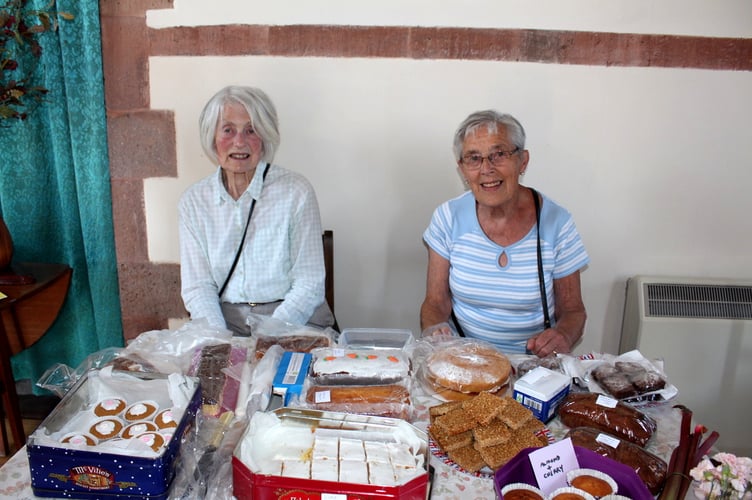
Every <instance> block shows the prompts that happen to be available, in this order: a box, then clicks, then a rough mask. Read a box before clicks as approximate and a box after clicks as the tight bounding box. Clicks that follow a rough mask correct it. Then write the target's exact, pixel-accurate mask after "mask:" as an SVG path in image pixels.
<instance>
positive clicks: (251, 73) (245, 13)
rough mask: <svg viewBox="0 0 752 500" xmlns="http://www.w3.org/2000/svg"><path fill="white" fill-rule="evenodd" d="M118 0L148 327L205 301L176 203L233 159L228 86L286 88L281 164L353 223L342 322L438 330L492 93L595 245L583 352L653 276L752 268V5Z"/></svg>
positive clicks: (125, 249)
mask: <svg viewBox="0 0 752 500" xmlns="http://www.w3.org/2000/svg"><path fill="white" fill-rule="evenodd" d="M205 6H206V2H200V1H198V0H175V1H174V2H171V1H169V0H161V1H158V0H140V1H139V0H133V1H130V2H126V1H122V2H109V1H102V2H101V9H102V19H103V47H104V49H105V75H106V88H107V106H108V120H109V123H110V152H111V164H112V171H113V193H115V202H114V203H115V206H114V207H113V210H114V213H115V219H116V225H117V227H118V229H117V235H116V238H117V245H118V261H119V265H120V279H121V294H122V301H123V312H124V327H125V330H126V336H127V337H133V336H135V335H137V334H138V333H139V332H140V331H144V330H146V329H150V328H158V327H166V320H167V318H181V317H184V315H185V312H184V310H183V309H182V303H181V302H180V299H179V262H178V260H179V258H178V241H177V228H176V220H177V213H176V204H177V200H178V198H179V196H180V193H181V192H182V191H183V190H184V189H185V188H186V187H187V186H188V185H189V184H190V183H192V182H194V181H195V180H197V179H199V178H201V177H203V176H205V175H207V174H208V173H210V172H211V171H212V170H213V167H212V166H211V165H210V164H209V163H208V162H207V160H206V158H205V157H204V156H203V154H202V152H201V150H200V146H199V144H198V140H197V137H198V132H197V117H198V114H199V112H200V109H201V107H202V106H203V104H204V102H205V101H206V100H207V99H208V98H209V97H210V96H211V95H212V94H213V92H215V91H216V90H218V89H219V88H220V87H221V86H224V85H227V84H232V83H240V84H251V85H256V86H259V87H261V88H263V89H265V90H266V91H267V92H268V93H269V94H270V96H271V97H272V99H273V100H274V101H275V103H276V104H277V108H278V111H279V114H280V121H281V128H282V145H281V148H280V151H279V153H278V155H277V158H276V162H277V163H279V164H281V165H283V166H286V167H289V168H292V169H295V170H297V171H299V172H301V173H303V174H304V175H306V176H307V177H308V178H309V179H310V180H311V182H312V183H313V185H314V187H315V188H316V191H317V194H318V197H319V203H320V206H321V213H322V219H323V224H324V226H325V227H326V228H330V229H333V230H334V234H335V303H336V312H337V316H338V320H339V323H340V326H341V327H343V328H350V327H393V328H410V329H412V330H413V331H416V332H417V331H418V329H419V327H418V308H419V306H420V303H421V301H422V298H423V292H424V285H425V264H426V251H425V249H424V247H423V245H422V243H421V239H420V236H421V233H422V231H423V230H424V228H425V226H426V225H427V223H428V220H429V218H430V215H431V212H432V210H433V209H434V208H435V207H436V206H437V205H438V204H439V203H441V202H442V201H444V200H445V199H448V198H450V197H453V196H455V195H457V194H459V193H460V192H461V190H462V184H461V182H460V178H459V175H458V174H457V172H456V169H455V165H454V163H453V161H452V154H451V137H452V133H453V131H454V129H455V127H456V126H457V124H458V123H459V122H460V121H461V120H462V119H463V118H464V117H465V116H466V115H467V114H468V113H470V112H471V111H474V110H476V109H481V108H489V107H492V108H497V109H500V110H503V111H508V112H511V113H513V114H514V115H516V116H517V117H518V118H519V119H520V120H521V121H522V123H523V124H524V125H525V127H526V129H527V132H528V138H529V140H528V148H529V150H530V152H531V161H530V166H529V169H528V173H527V174H526V176H525V179H524V182H525V183H526V184H529V185H531V186H534V187H536V188H538V189H539V190H541V191H543V192H545V193H546V194H548V195H549V196H551V197H552V198H553V199H555V200H557V201H559V202H560V203H562V204H563V205H565V206H566V207H568V208H569V209H570V210H571V211H572V212H573V214H574V216H575V220H576V221H577V225H578V228H579V230H580V232H581V234H582V236H583V238H584V240H585V244H586V246H587V248H588V250H589V252H590V255H591V258H592V263H591V265H590V268H589V269H588V270H587V271H586V272H585V273H584V274H583V294H584V298H585V302H586V306H587V308H588V312H589V320H588V325H587V328H586V337H585V340H584V341H583V342H582V344H581V345H580V346H579V348H578V351H579V352H587V351H591V350H596V351H601V350H602V351H607V352H615V351H616V348H617V345H618V335H619V329H620V326H621V315H622V307H623V301H624V284H625V280H626V278H627V277H628V276H630V275H633V274H638V273H640V274H667V275H672V274H676V275H688V274H689V275H695V276H711V277H740V278H741V277H743V278H748V279H750V280H752V265H750V263H749V258H748V252H747V249H748V248H750V247H752V231H750V230H749V228H750V224H749V222H748V215H747V214H749V213H750V211H752V201H750V198H749V197H748V196H747V194H746V186H748V185H750V181H752V173H751V171H750V168H749V167H750V166H751V165H752V149H751V148H749V146H748V144H749V143H750V142H752V128H750V127H749V126H748V116H749V115H750V112H752V94H750V92H749V89H750V88H752V72H751V71H750V70H752V39H751V38H750V37H751V35H752V25H750V23H749V19H750V18H752V17H751V16H752V4H750V3H749V2H747V1H745V0H734V1H727V2H722V3H721V2H705V1H703V0H685V1H679V0H673V1H667V2H660V4H658V5H656V4H655V3H654V2H647V1H629V2H626V1H620V2H611V3H608V4H603V3H602V2H592V1H568V2H560V1H538V2H532V3H531V2H525V3H524V4H522V3H518V2H510V1H490V0H482V1H478V2H474V3H473V4H472V6H473V8H472V9H470V8H468V6H467V4H466V3H460V2H449V1H433V2H430V3H428V2H425V1H417V0H414V1H411V2H399V1H396V0H390V1H382V2H379V3H376V2H346V1H335V0H328V1H323V0H319V1H318V2H303V1H300V0H298V1H294V0H290V1H288V2H284V3H280V2H277V3H274V2H271V3H270V2H258V1H255V0H253V1H250V0H221V1H220V0H216V1H215V2H213V3H212V8H211V10H206V7H205Z"/></svg>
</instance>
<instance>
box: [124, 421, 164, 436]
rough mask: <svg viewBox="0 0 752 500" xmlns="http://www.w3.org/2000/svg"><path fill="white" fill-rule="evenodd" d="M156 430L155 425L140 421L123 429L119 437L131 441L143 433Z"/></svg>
mask: <svg viewBox="0 0 752 500" xmlns="http://www.w3.org/2000/svg"><path fill="white" fill-rule="evenodd" d="M156 430H157V425H156V424H155V423H153V422H150V421H148V420H142V421H140V422H133V423H132V424H128V425H126V426H125V427H124V428H123V432H121V433H120V437H122V438H123V439H131V438H134V437H136V436H138V435H139V434H143V433H144V432H152V431H156Z"/></svg>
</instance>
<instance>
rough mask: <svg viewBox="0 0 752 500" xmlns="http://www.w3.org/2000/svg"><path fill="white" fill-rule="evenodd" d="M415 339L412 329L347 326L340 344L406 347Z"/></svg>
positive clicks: (380, 347)
mask: <svg viewBox="0 0 752 500" xmlns="http://www.w3.org/2000/svg"><path fill="white" fill-rule="evenodd" d="M412 341H413V333H412V332H411V331H410V330H400V329H396V328H393V329H390V328H345V329H344V330H342V333H341V334H340V336H339V341H338V344H339V345H341V346H348V347H358V348H360V347H363V348H372V349H384V348H388V349H404V348H405V347H406V346H407V345H408V344H410V343H411V342H412Z"/></svg>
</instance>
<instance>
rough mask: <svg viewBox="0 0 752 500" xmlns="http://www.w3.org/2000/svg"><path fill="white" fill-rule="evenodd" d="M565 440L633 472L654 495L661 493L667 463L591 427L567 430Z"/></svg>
mask: <svg viewBox="0 0 752 500" xmlns="http://www.w3.org/2000/svg"><path fill="white" fill-rule="evenodd" d="M567 437H569V438H571V439H572V444H573V445H574V446H581V447H583V448H587V449H589V450H591V451H594V452H595V453H597V454H599V455H601V456H604V457H608V458H610V459H612V460H615V461H617V462H620V463H622V464H624V465H626V466H628V467H630V468H632V469H633V470H634V471H635V472H636V473H637V475H638V476H639V477H640V479H641V480H642V481H643V482H644V483H645V485H646V486H647V487H648V489H649V490H650V492H651V493H652V494H654V495H656V494H658V492H660V490H661V488H662V487H663V484H664V482H665V481H666V475H667V473H668V465H667V464H666V462H665V461H663V460H662V459H661V458H659V457H657V456H655V455H654V454H652V453H650V452H649V451H647V450H645V449H643V448H642V447H640V446H638V445H636V444H634V443H632V442H630V441H627V440H624V439H619V438H618V437H616V436H613V435H609V434H607V433H602V432H601V431H599V430H597V429H593V428H592V427H577V428H574V429H570V430H569V432H568V433H567Z"/></svg>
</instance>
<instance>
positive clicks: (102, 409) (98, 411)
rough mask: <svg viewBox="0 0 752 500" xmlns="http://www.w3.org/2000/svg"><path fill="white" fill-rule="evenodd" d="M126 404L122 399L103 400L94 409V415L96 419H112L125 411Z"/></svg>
mask: <svg viewBox="0 0 752 500" xmlns="http://www.w3.org/2000/svg"><path fill="white" fill-rule="evenodd" d="M126 405H127V403H126V402H125V400H124V399H122V398H107V399H103V400H102V401H100V402H99V403H97V405H96V406H95V407H94V415H96V416H97V417H114V416H117V415H120V413H121V412H122V411H123V410H125V407H126Z"/></svg>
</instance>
